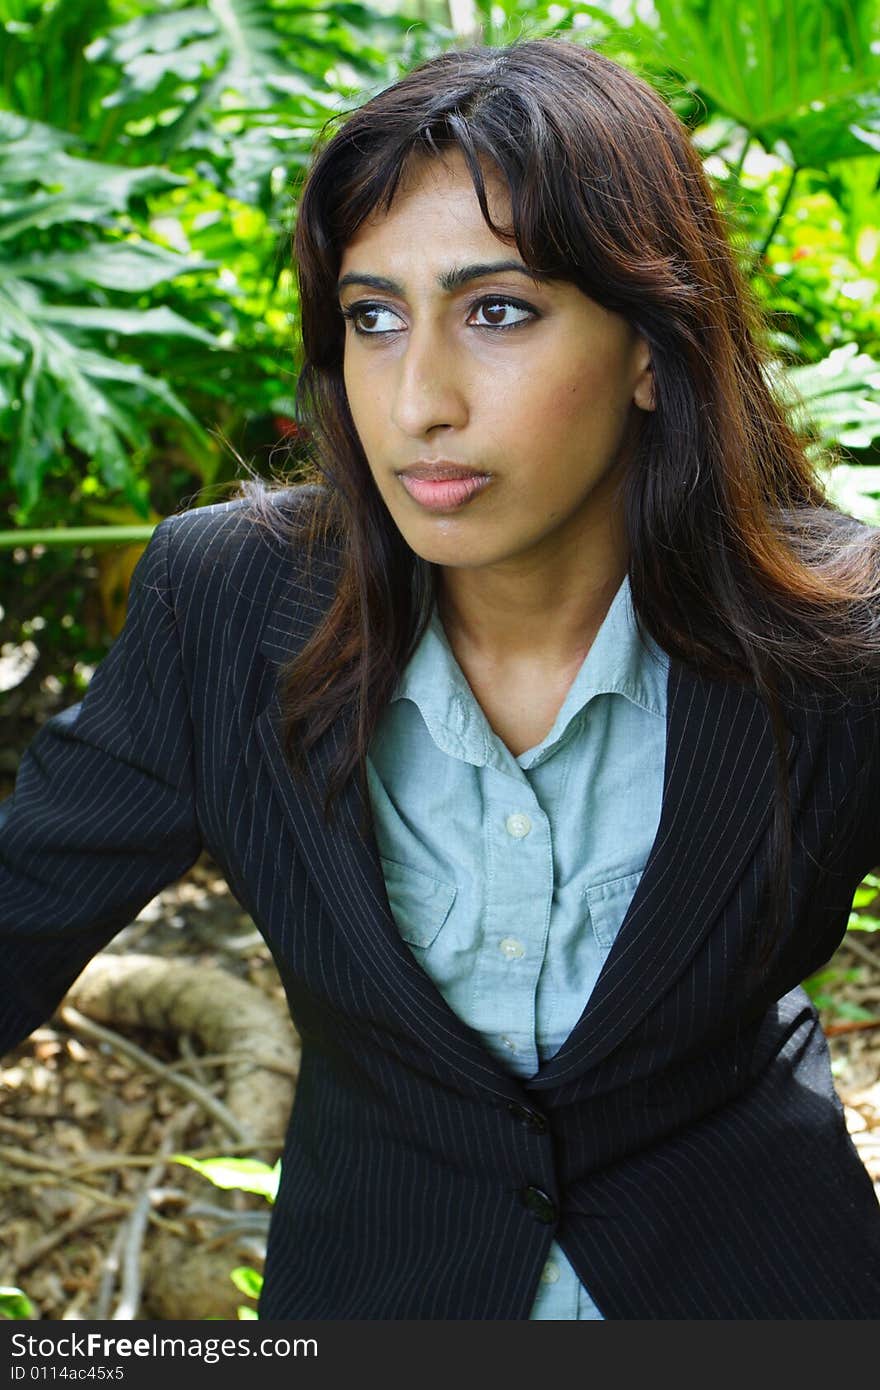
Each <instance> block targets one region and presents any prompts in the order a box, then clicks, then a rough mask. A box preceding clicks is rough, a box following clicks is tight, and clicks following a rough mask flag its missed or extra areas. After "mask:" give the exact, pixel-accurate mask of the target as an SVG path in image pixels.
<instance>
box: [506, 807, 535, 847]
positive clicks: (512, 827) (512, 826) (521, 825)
mask: <svg viewBox="0 0 880 1390" xmlns="http://www.w3.org/2000/svg"><path fill="white" fill-rule="evenodd" d="M504 825H505V828H506V830H507V833H508V835H512V836H513V838H514V839H515V840H521V839H522V837H523V835H528V833H529V831H530V830H531V828H532V822H531V820H530V819H529V817H528V816H526V815H523V813H522V812H521V811H516V812H515V813H514V814H513V815H512V816H508V817H507V820H506V821H505V822H504Z"/></svg>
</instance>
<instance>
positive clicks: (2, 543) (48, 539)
mask: <svg viewBox="0 0 880 1390" xmlns="http://www.w3.org/2000/svg"><path fill="white" fill-rule="evenodd" d="M155 529H156V526H155V524H151V523H150V522H145V523H144V524H143V526H52V527H48V528H44V529H43V530H42V531H39V530H32V531H25V530H23V529H22V530H11V531H0V550H12V549H14V548H15V547H16V546H22V545H23V546H30V545H47V546H48V545H123V544H124V545H134V544H135V542H136V541H148V540H149V539H150V537H151V536H152V534H153V532H154V531H155Z"/></svg>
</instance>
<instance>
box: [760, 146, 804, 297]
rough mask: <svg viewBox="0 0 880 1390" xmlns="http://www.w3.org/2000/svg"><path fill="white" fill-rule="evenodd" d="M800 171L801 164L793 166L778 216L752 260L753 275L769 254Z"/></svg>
mask: <svg viewBox="0 0 880 1390" xmlns="http://www.w3.org/2000/svg"><path fill="white" fill-rule="evenodd" d="M799 173H800V166H799V165H797V164H795V165H794V167H793V168H792V171H791V176H790V178H789V180H788V185H787V187H786V190H785V192H784V193H783V195H782V202H781V203H780V204H779V208H778V210H777V213H776V216H775V217H774V219H773V222H772V225H771V227H770V230H769V232H768V233H767V235H766V236H765V238H764V240H763V242H762V244H761V247H760V250H759V251H758V252H757V254H756V255H755V257H754V259H753V260H752V268H751V273H752V274H753V275H754V274H755V273H756V272H757V270H758V268H759V266H760V265H761V262H762V261H763V259H764V257H765V256H766V255H767V248H768V247H769V245H770V243H771V241H772V240H773V238H774V237H775V235H776V231H777V228H778V227H779V224H780V222H781V221H782V219H783V217H784V216H785V210H786V208H787V207H788V205H789V203H790V201H791V195H792V193H793V192H794V181H795V179H796V178H797V176H798V174H799Z"/></svg>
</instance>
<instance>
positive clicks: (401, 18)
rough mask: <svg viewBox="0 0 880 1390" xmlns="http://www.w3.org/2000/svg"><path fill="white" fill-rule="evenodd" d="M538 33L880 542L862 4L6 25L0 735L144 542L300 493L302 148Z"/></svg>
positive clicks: (81, 648) (75, 648)
mask: <svg viewBox="0 0 880 1390" xmlns="http://www.w3.org/2000/svg"><path fill="white" fill-rule="evenodd" d="M543 34H561V35H565V36H566V37H567V38H568V39H569V40H570V41H571V42H577V43H585V44H596V45H599V46H600V47H602V48H603V49H604V51H606V52H607V53H608V54H609V55H610V56H612V57H615V58H616V59H618V61H621V62H624V63H627V64H629V65H631V66H633V67H634V68H635V69H636V70H637V71H639V72H640V73H641V74H642V75H643V76H645V77H646V78H647V79H648V80H649V81H651V82H652V83H654V84H655V85H656V86H657V87H658V89H659V90H660V91H661V92H662V93H663V95H664V96H665V98H666V99H667V100H668V101H669V102H670V104H671V105H672V106H673V108H674V109H675V110H676V111H677V113H678V114H679V115H680V116H681V118H682V119H683V120H684V121H685V122H686V124H687V125H688V127H689V128H690V130H691V132H692V134H693V138H694V140H695V142H696V144H697V146H698V148H699V150H700V152H701V154H702V157H703V159H704V163H705V167H706V170H707V172H708V173H709V175H710V177H711V178H712V180H713V182H714V184H715V187H716V189H717V194H718V198H719V202H720V203H721V205H722V206H723V208H724V209H725V211H726V214H727V217H728V219H729V226H730V231H731V237H732V240H733V243H734V246H735V248H736V251H737V255H738V256H739V257H740V259H741V263H742V265H743V266H744V268H745V269H746V270H747V272H748V275H749V277H750V280H751V283H752V284H753V285H754V287H755V290H756V293H757V294H758V296H759V298H760V300H761V302H762V304H763V306H764V309H765V311H766V315H767V327H768V333H769V335H770V339H771V342H772V345H773V350H774V354H775V364H776V365H775V368H774V379H775V381H776V385H777V387H778V389H779V390H780V392H782V393H783V394H784V395H786V397H787V398H788V399H790V400H791V402H792V408H793V409H794V410H795V411H796V412H798V413H800V414H803V415H805V416H806V417H807V418H808V419H809V420H810V421H811V428H812V431H813V435H814V439H815V451H816V458H817V462H818V463H819V464H820V465H821V466H822V467H823V469H824V470H825V471H826V473H827V476H828V479H829V487H830V489H831V491H832V495H834V496H835V497H837V498H838V499H839V500H840V501H842V503H843V504H844V505H845V506H846V507H847V508H848V509H849V510H851V511H853V512H855V513H856V514H859V515H863V516H865V517H867V518H869V519H871V520H875V521H877V522H880V305H878V295H877V288H878V281H880V3H878V0H739V3H738V4H737V5H736V6H732V5H730V4H729V0H605V2H604V3H597V4H562V3H553V4H546V3H516V4H515V3H512V0H502V2H501V3H490V0H404V3H397V0H382V2H381V3H374V4H362V3H357V0H345V2H344V3H329V4H328V3H317V0H0V463H2V467H0V701H2V708H0V732H4V733H6V732H9V731H11V729H12V728H13V726H15V727H17V724H16V721H17V720H18V719H19V718H20V716H21V715H22V713H23V712H26V711H27V710H28V709H29V708H30V705H29V701H32V700H33V698H34V697H35V696H36V695H38V694H39V695H42V696H43V697H55V698H57V700H58V702H59V703H69V702H70V700H71V699H73V698H74V697H75V696H76V695H77V694H78V693H79V692H80V691H82V690H83V689H84V688H85V686H86V685H87V683H88V680H89V679H90V676H91V673H92V671H93V670H94V666H95V664H96V663H97V662H98V661H99V660H100V659H101V657H102V656H103V655H104V654H105V652H106V650H107V647H108V645H109V643H110V641H111V640H112V638H113V637H114V635H115V634H116V633H117V632H118V630H119V627H120V626H121V623H122V620H123V616H124V611H125V599H126V593H127V585H128V579H129V576H130V573H131V569H132V568H133V566H134V564H135V562H136V560H137V558H138V556H139V554H140V551H141V548H142V546H143V544H144V542H145V540H146V538H147V537H148V535H149V533H150V530H151V529H152V526H153V525H155V523H156V522H157V521H158V520H159V519H160V518H161V517H162V516H164V515H167V514H168V513H169V512H172V511H174V510H176V509H178V508H180V507H181V506H194V505H199V504H201V503H204V502H211V501H215V500H218V499H220V498H222V497H223V496H224V495H225V490H226V488H227V486H228V485H229V483H230V482H231V481H232V480H234V479H235V478H236V477H238V476H240V472H241V467H240V464H239V463H238V460H237V455H238V454H240V455H241V456H243V457H244V458H245V459H247V460H248V461H249V462H250V464H251V465H252V466H254V467H255V468H256V469H257V470H258V471H261V472H265V473H272V472H278V471H280V470H282V469H283V470H287V471H292V472H295V470H296V467H297V462H298V459H299V458H300V457H301V447H300V445H301V437H299V438H298V433H299V432H298V426H297V423H296V421H295V420H294V418H293V391H294V387H295V383H296V373H297V343H298V338H297V313H298V305H297V302H296V288H295V282H294V277H293V275H292V271H291V264H290V255H289V243H290V235H291V231H292V227H293V222H294V219H295V215H296V202H297V194H298V189H299V187H300V185H301V181H302V178H303V175H304V172H305V170H306V168H307V166H308V162H309V157H310V152H311V149H312V146H313V143H314V141H315V138H316V136H317V134H318V132H319V131H320V130H321V129H322V128H323V127H324V126H325V124H326V123H327V122H328V121H331V122H332V121H333V120H334V119H336V118H338V117H339V116H340V115H341V114H344V113H345V112H346V111H347V110H349V109H351V108H352V107H354V106H356V105H359V104H360V103H361V102H362V101H363V100H364V99H366V97H367V96H369V95H370V94H371V93H372V92H374V91H376V90H378V89H380V88H381V87H384V86H386V85H387V84H388V83H389V82H392V81H393V80H394V79H395V78H396V77H397V76H399V75H400V74H401V73H402V72H404V71H405V70H407V69H409V68H411V67H412V66H414V65H415V64H416V63H418V62H420V61H421V60H423V59H424V58H427V57H430V56H432V55H433V54H435V53H437V52H440V51H442V50H444V49H446V48H449V47H451V46H454V45H459V46H467V45H469V44H470V43H472V42H487V43H492V44H505V43H508V42H511V41H512V40H514V39H516V38H519V37H530V36H537V35H543ZM111 525H112V526H115V527H119V526H122V527H123V528H131V529H128V530H125V529H124V530H122V531H121V532H119V531H113V532H111V531H110V530H109V529H108V528H109V527H110V526H111ZM72 528H74V529H72ZM76 528H90V529H88V530H86V531H84V532H83V531H82V530H78V529H76ZM120 536H121V537H122V538H123V540H124V542H125V543H123V544H120V543H119V539H118V538H119V537H120ZM111 539H112V540H114V541H115V542H116V543H114V544H111V543H110V541H111ZM2 742H4V740H0V743H2ZM13 756H14V755H13ZM0 758H2V754H0ZM3 770H4V768H3V767H2V766H0V771H3ZM5 770H6V771H9V770H11V768H10V767H7V768H6V769H5ZM875 896H876V895H875ZM860 924H861V925H863V926H864V927H865V928H867V927H869V925H870V922H869V919H868V918H867V917H865V918H864V920H863V921H862V922H861V923H860Z"/></svg>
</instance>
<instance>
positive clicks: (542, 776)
mask: <svg viewBox="0 0 880 1390" xmlns="http://www.w3.org/2000/svg"><path fill="white" fill-rule="evenodd" d="M668 665H669V659H668V657H667V655H666V653H665V652H663V651H662V650H661V648H659V647H658V646H657V644H656V643H654V642H653V641H651V640H650V639H648V646H645V645H643V644H642V643H641V642H640V640H639V638H638V633H637V631H636V628H635V620H634V614H633V609H632V597H631V593H630V587H629V580H628V578H624V580H623V582H622V584H621V585H620V588H619V589H618V591H617V593H616V594H615V597H614V599H613V600H612V602H611V605H610V607H609V609H608V612H607V613H606V615H605V619H604V621H603V623H602V625H601V627H600V629H599V631H598V633H597V635H596V637H595V639H594V641H593V644H592V646H591V648H590V650H589V652H588V653H587V655H586V657H585V658H584V661H583V663H582V665H581V667H580V669H579V671H578V673H577V675H576V676H575V678H574V681H573V683H572V685H571V687H570V688H569V691H568V694H567V695H566V697H565V699H564V701H563V703H562V707H561V708H560V710H559V713H558V714H557V716H556V719H555V721H554V723H553V727H552V728H551V729H550V731H549V733H548V734H547V735H546V736H545V737H544V738H543V739H542V740H541V742H540V743H538V744H536V745H535V746H534V747H533V748H529V749H527V750H526V752H524V753H520V754H519V755H518V756H516V757H514V756H513V754H512V753H511V752H510V750H509V749H508V748H507V746H506V745H505V744H504V743H503V742H502V740H501V739H500V738H499V737H498V735H497V734H495V733H494V732H493V730H492V729H491V727H490V726H489V723H488V721H487V719H486V716H485V715H484V713H483V711H482V709H481V707H480V705H479V704H478V703H477V701H476V699H475V698H474V695H473V692H472V690H471V688H470V686H469V685H468V683H467V680H466V678H465V676H464V673H463V671H462V669H461V667H460V666H459V664H458V662H457V661H456V659H455V656H454V655H453V652H452V649H451V647H450V645H449V642H448V640H447V638H446V633H445V631H444V628H443V624H442V622H441V620H440V617H439V614H438V612H437V609H436V607H435V608H434V610H433V612H432V615H431V620H430V624H429V626H428V627H427V628H426V630H425V632H424V634H423V636H422V639H421V641H420V643H419V645H418V647H417V648H416V650H415V651H414V652H413V655H412V657H411V659H410V661H409V662H408V664H407V666H406V669H405V670H404V672H403V674H402V676H401V679H400V681H399V683H398V686H397V689H396V691H395V693H394V695H393V697H392V699H391V701H390V702H389V704H388V706H387V708H386V710H385V711H384V713H383V715H382V719H381V721H380V724H379V726H378V728H377V730H376V733H375V736H374V738H373V741H372V743H371V745H370V750H369V755H368V758H367V776H368V785H369V791H370V798H371V803H372V810H373V818H374V825H375V832H376V839H377V843H378V846H379V853H380V856H381V862H382V869H383V873H384V877H385V884H386V888H387V892H388V901H389V904H390V907H391V911H392V914H393V916H394V919H395V921H396V923H397V925H398V927H399V929H400V933H401V936H402V937H403V939H404V940H405V941H406V942H407V944H408V945H409V947H410V949H411V950H412V952H413V954H414V955H415V957H416V959H417V960H418V961H419V963H420V964H421V965H422V967H423V968H424V970H425V971H426V972H427V973H428V975H430V977H431V978H432V979H433V981H434V983H435V984H436V985H437V988H438V989H439V990H440V992H441V994H442V995H443V996H444V998H445V999H446V1001H447V1003H448V1004H449V1005H450V1007H451V1008H452V1009H453V1010H454V1011H455V1012H456V1013H457V1014H458V1015H459V1016H460V1017H461V1018H462V1019H463V1020H464V1021H465V1022H466V1023H467V1024H468V1025H469V1026H470V1027H471V1028H473V1029H475V1030H476V1031H477V1032H478V1033H480V1034H481V1036H482V1038H483V1040H484V1042H485V1046H486V1048H487V1049H488V1050H489V1051H490V1052H491V1053H492V1054H493V1055H494V1056H495V1057H496V1058H498V1059H499V1060H500V1061H501V1062H502V1063H503V1064H504V1066H505V1067H506V1068H507V1069H508V1070H509V1071H511V1072H512V1073H513V1074H515V1075H517V1076H520V1077H530V1076H533V1075H534V1074H535V1072H536V1071H537V1070H538V1068H539V1066H540V1064H541V1063H542V1062H544V1061H546V1060H547V1059H548V1058H550V1057H552V1056H553V1054H554V1053H555V1052H556V1051H558V1049H559V1048H560V1047H561V1045H562V1043H563V1042H564V1041H565V1039H566V1038H567V1037H568V1035H569V1033H570V1032H571V1031H572V1029H573V1028H574V1026H575V1024H576V1023H577V1021H578V1019H579V1018H580V1015H581V1013H582V1012H583V1009H584V1006H585V1004H586V1002H587V999H588V998H589V995H590V993H591V991H592V989H593V987H594V985H595V983H596V979H597V978H598V975H599V971H600V970H601V968H602V965H603V963H604V961H605V958H606V956H607V955H608V952H609V950H610V948H611V945H612V943H613V941H614V938H615V936H616V934H617V931H618V928H619V927H620V924H621V922H622V921H623V918H624V915H625V913H626V909H627V907H628V906H629V903H630V900H631V898H632V896H633V894H634V892H635V890H636V887H637V885H638V882H639V879H640V878H641V875H642V870H643V869H644V866H645V863H646V861H647V858H648V853H649V851H650V848H651V845H652V843H653V841H654V838H655V836H656V833H657V827H658V824H659V820H660V804H661V800H662V792H663V765H664V759H665V753H666V680H667V670H668ZM530 1316H531V1317H532V1318H536V1319H563V1318H564V1319H569V1318H571V1319H601V1317H602V1314H601V1313H600V1312H599V1310H598V1308H597V1307H596V1305H595V1303H594V1302H593V1300H592V1298H591V1297H590V1295H589V1293H588V1292H587V1290H586V1289H585V1288H584V1287H583V1285H582V1284H581V1283H580V1281H579V1280H578V1278H577V1275H576V1274H575V1272H574V1270H573V1268H572V1266H571V1265H570V1264H569V1262H568V1260H567V1258H566V1256H565V1255H564V1253H563V1251H562V1249H561V1247H560V1246H559V1244H558V1243H557V1242H555V1241H554V1243H553V1245H552V1247H551V1250H550V1255H549V1258H548V1260H547V1262H546V1264H545V1266H544V1270H543V1273H542V1275H541V1282H540V1284H539V1286H538V1293H537V1296H536V1299H535V1303H534V1305H533V1308H532V1311H531V1314H530Z"/></svg>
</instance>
